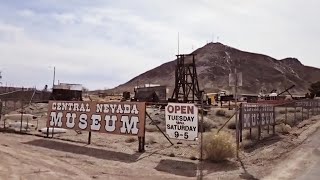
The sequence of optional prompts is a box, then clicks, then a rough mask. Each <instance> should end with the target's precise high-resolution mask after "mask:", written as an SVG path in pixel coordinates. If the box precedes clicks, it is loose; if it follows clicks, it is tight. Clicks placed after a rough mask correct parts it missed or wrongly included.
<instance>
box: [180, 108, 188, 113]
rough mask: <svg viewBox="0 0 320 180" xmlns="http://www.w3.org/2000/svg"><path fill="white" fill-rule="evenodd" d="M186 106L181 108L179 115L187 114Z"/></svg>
mask: <svg viewBox="0 0 320 180" xmlns="http://www.w3.org/2000/svg"><path fill="white" fill-rule="evenodd" d="M186 110H187V106H181V114H186V113H187V111H186Z"/></svg>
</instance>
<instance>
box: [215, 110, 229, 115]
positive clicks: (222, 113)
mask: <svg viewBox="0 0 320 180" xmlns="http://www.w3.org/2000/svg"><path fill="white" fill-rule="evenodd" d="M226 114H227V113H226V111H225V110H223V109H218V110H217V112H216V115H217V116H222V117H225V116H226Z"/></svg>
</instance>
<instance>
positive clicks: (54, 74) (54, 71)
mask: <svg viewBox="0 0 320 180" xmlns="http://www.w3.org/2000/svg"><path fill="white" fill-rule="evenodd" d="M55 80H56V67H55V66H54V67H53V82H52V89H53V86H54V83H55Z"/></svg>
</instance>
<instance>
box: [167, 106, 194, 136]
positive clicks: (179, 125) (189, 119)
mask: <svg viewBox="0 0 320 180" xmlns="http://www.w3.org/2000/svg"><path fill="white" fill-rule="evenodd" d="M166 132H167V134H168V136H169V137H170V138H173V139H183V140H195V139H196V138H197V137H198V108H197V107H196V106H195V105H194V104H185V103H184V104H182V103H181V104H180V103H169V104H168V106H167V107H166Z"/></svg>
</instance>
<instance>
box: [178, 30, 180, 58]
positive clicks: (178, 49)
mask: <svg viewBox="0 0 320 180" xmlns="http://www.w3.org/2000/svg"><path fill="white" fill-rule="evenodd" d="M179 46H180V38H179V32H178V55H179V53H180V52H179V48H180V47H179Z"/></svg>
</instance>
